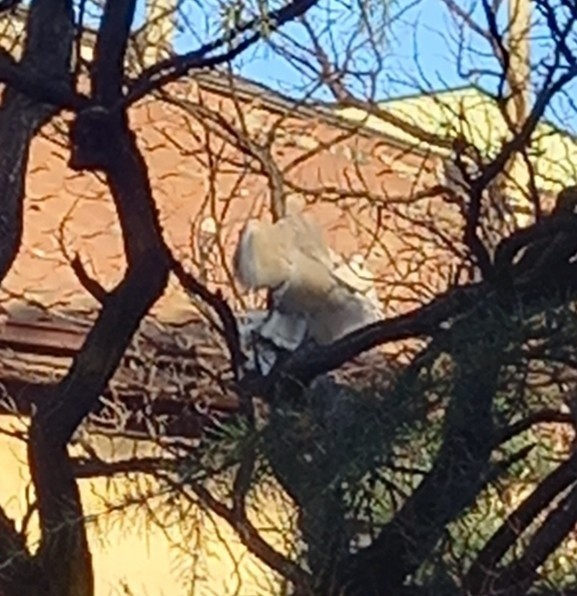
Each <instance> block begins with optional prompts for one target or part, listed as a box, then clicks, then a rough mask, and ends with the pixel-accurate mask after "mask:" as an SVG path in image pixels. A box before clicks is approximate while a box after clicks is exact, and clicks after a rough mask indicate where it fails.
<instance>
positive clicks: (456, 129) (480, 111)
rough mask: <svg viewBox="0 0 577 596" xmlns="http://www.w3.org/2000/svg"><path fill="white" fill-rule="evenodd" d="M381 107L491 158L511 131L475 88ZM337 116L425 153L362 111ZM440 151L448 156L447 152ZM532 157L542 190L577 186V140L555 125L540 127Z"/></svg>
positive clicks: (494, 106) (399, 100) (492, 104)
mask: <svg viewBox="0 0 577 596" xmlns="http://www.w3.org/2000/svg"><path fill="white" fill-rule="evenodd" d="M379 107H380V108H381V109H382V110H385V111H386V112H389V113H391V114H393V115H395V116H398V117H402V118H403V119H405V120H406V121H407V122H409V123H411V124H412V125H414V126H418V127H419V128H421V129H422V130H424V131H426V132H427V133H430V134H437V135H439V136H442V137H449V138H451V137H454V136H455V135H456V134H457V133H460V134H463V135H464V136H465V137H466V138H467V140H468V141H469V142H471V143H473V144H475V146H477V147H478V148H479V149H480V150H481V151H483V152H485V153H486V154H487V155H491V154H494V153H495V152H496V151H497V150H498V148H499V146H500V144H501V143H502V141H503V139H504V138H506V137H507V136H508V132H509V131H508V127H507V125H506V122H505V120H504V118H503V115H502V113H501V110H500V108H499V106H498V104H497V102H496V101H495V99H494V98H492V97H491V96H490V95H489V94H488V93H486V92H484V91H483V90H482V89H480V88H479V87H474V86H470V87H461V88H458V89H450V90H444V91H439V92H436V93H425V94H421V95H412V96H407V97H401V98H397V99H393V100H388V101H384V102H380V103H379ZM336 111H337V113H339V114H340V115H341V116H342V117H344V118H349V119H350V120H353V121H357V122H359V121H362V122H364V125H365V126H366V127H367V128H369V129H372V130H375V131H379V132H381V133H383V134H386V135H388V136H391V137H394V138H396V139H397V141H398V142H401V143H406V144H413V145H416V146H420V147H421V148H425V145H424V143H422V142H420V141H418V140H417V139H416V138H415V137H414V136H412V135H410V134H409V133H407V132H405V131H403V130H401V129H400V128H398V127H396V126H394V125H392V124H389V123H388V122H385V121H384V120H383V119H380V118H378V117H376V116H372V115H368V114H367V113H366V112H365V111H363V110H361V109H359V108H343V109H338V108H336ZM427 148H429V149H432V150H435V148H430V147H427ZM437 151H438V152H439V153H442V152H443V150H442V149H437ZM529 157H530V159H531V162H532V165H533V167H534V170H535V178H536V183H537V187H538V188H539V189H540V190H542V191H545V192H553V193H556V192H558V191H559V190H560V189H561V188H562V187H564V186H567V185H570V184H575V182H576V181H577V141H576V140H575V139H574V138H573V137H572V136H571V135H570V134H568V133H567V132H564V131H562V130H559V129H558V128H557V127H555V126H554V125H553V124H551V123H548V122H541V123H540V124H539V125H538V126H537V128H536V130H535V133H534V135H533V137H532V143H531V146H530V148H529Z"/></svg>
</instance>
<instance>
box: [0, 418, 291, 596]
mask: <svg viewBox="0 0 577 596" xmlns="http://www.w3.org/2000/svg"><path fill="white" fill-rule="evenodd" d="M15 425H16V422H15V421H14V419H12V418H8V417H2V418H0V432H2V431H6V430H12V429H13V428H14V427H15ZM18 428H22V427H21V426H18ZM0 458H1V461H2V474H0V504H1V505H2V506H3V507H5V508H6V511H7V513H8V514H9V515H10V516H11V517H12V518H13V519H15V520H17V523H18V524H20V520H21V519H22V517H23V515H24V513H25V511H26V492H27V486H28V484H29V475H28V472H27V466H26V463H25V458H26V449H25V445H24V443H23V442H21V441H19V440H18V439H15V438H12V437H8V436H6V434H4V432H2V434H0ZM80 487H81V495H82V500H83V504H84V509H85V513H86V514H87V515H90V516H95V518H94V519H91V520H90V523H89V526H88V528H89V541H90V547H91V551H92V555H93V564H94V572H95V580H96V594H97V596H113V595H114V596H116V595H120V594H122V595H124V596H126V595H127V594H133V595H137V596H148V595H150V596H152V595H154V596H164V595H166V596H181V595H182V596H184V595H186V596H193V595H194V596H209V595H210V596H213V595H217V596H229V595H230V596H232V595H238V596H260V595H262V596H271V594H275V593H279V587H278V578H277V579H275V577H274V576H273V574H272V573H271V572H270V571H268V570H267V569H266V567H265V566H264V565H262V564H261V563H260V562H259V561H258V560H256V559H255V558H254V557H253V556H251V555H250V554H249V553H248V552H247V551H246V549H244V547H243V546H242V545H241V544H240V542H239V540H238V539H237V538H236V536H235V535H234V533H233V532H232V531H231V530H230V529H229V527H228V525H227V524H226V523H224V522H222V521H220V520H218V519H215V518H214V517H213V516H212V515H209V514H207V513H205V512H202V511H200V510H199V508H198V507H197V506H191V505H190V504H188V506H187V504H186V503H184V502H182V501H181V502H180V503H179V504H176V505H175V504H172V505H170V506H167V503H166V502H167V497H159V498H157V499H150V500H149V501H147V502H146V500H145V499H143V495H144V494H147V492H148V491H151V490H152V491H154V492H156V491H158V487H157V486H154V485H153V484H152V482H151V480H150V479H149V478H146V477H144V476H142V475H140V476H136V475H135V476H133V477H132V478H130V479H116V480H114V481H106V480H104V479H97V480H82V481H80ZM271 495H272V493H271ZM127 500H133V501H136V502H139V503H140V505H138V506H133V507H129V508H127V509H125V510H118V511H116V512H110V506H111V505H113V506H119V505H121V504H123V503H126V502H127ZM143 501H144V502H143ZM163 503H164V505H163ZM254 515H255V522H256V523H257V524H258V525H259V527H262V528H266V529H265V530H264V531H263V536H266V538H267V540H268V541H269V542H270V543H271V544H272V545H274V546H275V547H277V548H279V549H280V550H284V551H285V552H286V549H287V548H289V547H290V544H284V542H285V538H286V539H287V541H288V543H290V542H291V539H290V536H288V532H286V529H287V528H288V527H289V526H290V515H291V514H290V511H289V508H288V506H287V505H286V502H285V501H284V500H283V499H281V498H280V495H279V493H276V494H275V495H272V496H271V497H270V498H267V499H266V500H265V501H264V502H262V503H261V504H260V506H259V507H258V514H254ZM154 519H157V520H158V521H159V522H161V523H162V525H163V526H164V527H163V528H161V527H160V523H159V524H156V523H155V522H154ZM34 521H35V520H34ZM18 527H20V526H19V525H18ZM283 534H285V536H284V537H283ZM28 536H29V541H30V543H31V544H33V543H34V541H35V540H37V537H38V531H37V527H36V526H35V524H34V523H32V524H31V528H30V531H29V534H28ZM195 558H196V562H195ZM195 571H196V575H197V580H196V581H193V577H194V575H195Z"/></svg>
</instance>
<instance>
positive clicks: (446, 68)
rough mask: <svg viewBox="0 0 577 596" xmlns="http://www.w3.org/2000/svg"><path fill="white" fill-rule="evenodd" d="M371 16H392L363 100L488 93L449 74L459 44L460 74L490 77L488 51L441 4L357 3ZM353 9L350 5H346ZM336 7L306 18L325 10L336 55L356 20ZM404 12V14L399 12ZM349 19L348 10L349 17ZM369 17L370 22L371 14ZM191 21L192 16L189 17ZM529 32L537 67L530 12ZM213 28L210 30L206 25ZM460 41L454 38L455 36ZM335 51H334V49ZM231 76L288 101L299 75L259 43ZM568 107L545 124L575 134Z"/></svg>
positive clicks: (486, 83)
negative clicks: (467, 90)
mask: <svg viewBox="0 0 577 596" xmlns="http://www.w3.org/2000/svg"><path fill="white" fill-rule="evenodd" d="M365 2H366V3H367V4H368V5H369V6H373V7H375V6H376V8H373V9H374V10H376V11H378V10H380V6H381V5H383V4H384V3H386V2H388V3H389V5H390V6H391V8H390V9H389V13H388V14H389V15H390V16H392V17H393V22H392V25H391V26H390V29H389V30H388V32H387V38H386V39H385V40H382V41H381V43H380V47H379V50H380V51H381V53H382V57H383V62H382V65H381V69H380V73H379V76H378V87H377V89H376V91H375V92H374V93H371V96H372V97H373V98H374V99H390V98H394V97H399V96H405V95H410V94H414V93H418V92H420V91H423V90H441V89H450V88H455V87H461V86H463V85H466V84H472V83H476V84H478V85H480V86H481V87H483V88H486V89H488V90H490V91H493V90H495V89H496V82H497V77H496V76H490V75H483V76H461V75H460V74H459V72H458V69H457V67H456V62H457V58H456V53H457V49H458V47H459V41H460V40H461V41H463V40H464V43H465V45H466V46H467V47H468V52H466V53H465V55H464V57H463V66H464V67H465V68H467V69H471V68H475V69H479V70H489V69H491V68H492V69H493V70H495V62H494V59H493V57H492V54H491V52H490V49H489V46H488V44H487V43H486V42H484V41H483V40H482V39H481V38H480V37H479V36H477V35H474V34H472V33H471V32H470V30H467V31H463V29H462V28H461V29H460V28H459V27H458V26H457V25H456V23H455V20H454V18H453V17H452V16H451V14H450V12H449V11H448V9H447V8H446V5H445V3H444V2H443V1H442V0H414V2H412V1H411V0H397V1H395V0H365ZM456 3H457V4H458V5H459V6H461V7H462V8H464V9H469V8H470V9H471V10H472V15H473V17H474V18H475V20H476V21H477V22H478V23H479V24H481V25H482V26H483V27H486V24H485V19H484V14H483V9H482V4H481V2H480V1H479V0H456ZM351 4H352V5H354V2H353V1H352V0H351V2H349V5H351ZM338 5H341V2H339V1H338V0H324V2H323V0H321V2H320V7H319V8H318V9H313V10H315V11H316V13H313V12H311V13H310V16H311V19H312V21H313V22H316V23H317V24H318V27H321V26H322V23H324V22H326V19H327V13H326V12H325V11H326V7H327V6H331V10H335V11H336V14H337V16H336V18H335V19H334V24H333V25H332V27H331V29H332V31H333V36H334V37H335V39H336V41H335V47H336V53H337V54H338V52H339V48H338V45H339V43H340V44H341V46H342V47H344V46H345V44H346V43H348V40H349V39H350V30H351V29H352V28H353V27H355V26H356V25H357V23H358V21H357V20H356V19H357V17H358V14H356V15H355V14H353V15H352V16H351V11H350V10H349V9H348V8H346V9H345V8H342V9H333V8H332V7H333V6H338ZM191 6H194V7H196V8H193V9H192V12H191V14H192V15H193V18H192V22H194V23H195V24H196V25H198V24H199V23H200V22H201V21H202V18H200V14H201V13H200V12H199V11H204V12H203V13H202V14H203V15H204V19H205V22H206V23H207V31H206V34H207V35H210V34H211V32H210V25H209V24H208V23H210V16H209V15H208V19H207V18H206V17H207V11H208V12H210V8H207V7H208V6H210V3H209V2H204V3H203V5H202V8H200V7H198V5H196V4H192V5H191ZM407 6H409V7H410V8H408V9H407V8H406V7H407ZM506 8H507V7H506V0H504V1H503V2H502V7H501V9H500V13H499V15H498V16H499V18H498V22H499V25H500V26H501V27H504V25H505V23H506V17H507V10H506ZM353 12H354V11H353ZM374 14H375V22H376V19H377V18H378V13H377V12H376V13H374ZM195 15H196V17H195ZM534 22H535V26H534V28H533V31H532V37H533V38H534V39H533V40H532V58H533V60H534V61H535V62H538V61H540V60H542V59H544V58H545V57H547V56H548V55H550V53H551V50H552V40H551V39H550V35H549V34H548V30H547V28H544V27H543V23H542V18H541V17H540V15H539V14H538V13H534ZM213 26H214V24H213ZM461 34H463V37H462V39H460V37H459V36H460V35H461ZM283 35H286V36H287V37H290V38H292V39H293V40H296V42H301V43H306V42H307V40H306V38H305V35H304V34H303V29H302V27H300V26H298V25H288V26H286V27H285V28H283V30H282V34H281V35H277V36H276V37H274V38H273V40H277V41H278V40H281V41H282V39H283V38H282V36H283ZM324 40H325V42H327V46H328V41H329V37H328V35H325V36H324ZM183 41H184V44H183V47H184V45H185V44H186V45H188V47H190V45H189V44H190V37H189V36H184V37H183ZM571 44H573V47H575V48H576V51H577V43H576V42H575V40H574V39H572V40H571V41H570V45H571ZM342 47H341V48H340V49H342ZM357 55H358V57H359V62H363V60H364V63H365V64H368V63H370V62H371V55H370V53H369V52H368V51H367V52H364V53H363V51H362V50H361V49H359V50H358V51H357ZM236 66H237V67H238V70H239V71H240V72H241V73H242V74H243V75H244V76H246V77H248V78H250V79H254V80H257V81H259V82H262V83H264V84H266V85H267V86H269V87H272V88H273V89H278V90H280V91H283V92H285V93H287V94H289V95H298V94H299V90H300V89H302V87H303V76H302V75H301V73H299V72H298V71H297V70H296V69H295V68H293V67H292V66H291V65H290V64H289V62H288V61H287V60H286V59H285V58H283V57H281V56H279V55H278V54H277V53H276V52H274V51H273V50H271V49H270V48H267V47H266V44H259V46H258V47H257V48H256V49H252V50H250V51H249V52H247V53H246V54H245V55H243V56H242V58H241V59H239V60H237V63H236ZM540 77H542V73H540V72H539V70H538V69H535V70H534V72H533V83H534V84H535V85H537V86H538V85H539V82H540ZM350 83H351V85H352V87H353V88H354V89H356V90H357V91H358V92H359V94H360V95H365V96H366V95H367V92H366V89H363V82H362V81H361V82H359V81H357V80H351V81H350ZM569 91H576V92H577V86H573V87H572V88H571V89H569ZM316 97H317V98H318V99H329V100H330V99H332V98H331V97H330V95H329V94H328V93H327V92H326V90H323V91H321V92H317V93H316ZM570 103H571V101H570V99H568V98H567V97H565V98H564V97H558V98H557V99H556V100H555V102H554V104H553V105H552V109H550V110H549V111H548V112H547V114H546V116H547V119H548V120H550V121H552V122H554V123H555V124H556V125H558V126H560V127H561V128H564V129H567V130H568V131H570V132H573V133H575V132H577V109H574V107H573V106H572V105H570Z"/></svg>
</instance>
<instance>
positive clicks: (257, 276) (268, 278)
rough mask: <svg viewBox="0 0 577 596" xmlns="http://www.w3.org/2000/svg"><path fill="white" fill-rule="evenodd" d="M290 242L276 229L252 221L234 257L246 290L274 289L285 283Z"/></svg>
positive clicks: (244, 231)
mask: <svg viewBox="0 0 577 596" xmlns="http://www.w3.org/2000/svg"><path fill="white" fill-rule="evenodd" d="M288 244H289V239H288V238H287V237H286V235H282V234H279V233H278V230H276V229H274V226H272V225H270V224H268V223H266V222H260V221H254V220H253V221H249V222H247V224H246V225H245V227H244V228H243V230H242V231H241V233H240V236H239V241H238V244H237V247H236V250H235V253H234V256H233V268H234V272H235V275H236V277H237V278H238V280H239V281H240V282H241V283H242V284H243V285H244V286H245V287H247V288H251V289H260V288H275V287H277V286H279V285H280V284H282V283H284V282H285V281H286V280H287V279H288V277H289V272H290V262H289V256H288V255H289V252H290V250H289V247H288Z"/></svg>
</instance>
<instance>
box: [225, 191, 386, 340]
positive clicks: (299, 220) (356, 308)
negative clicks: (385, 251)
mask: <svg viewBox="0 0 577 596" xmlns="http://www.w3.org/2000/svg"><path fill="white" fill-rule="evenodd" d="M335 257H336V255H335V253H333V252H332V251H331V250H330V249H329V248H328V247H327V244H326V242H325V240H324V238H323V235H322V232H321V230H320V229H319V227H318V226H317V225H316V223H315V222H314V221H313V220H312V219H311V218H310V217H308V216H307V215H305V214H303V212H302V203H299V202H298V201H297V200H295V201H293V200H290V201H289V200H287V202H286V207H285V214H284V216H283V217H281V218H279V219H278V220H277V221H276V222H268V221H262V220H255V219H252V220H249V221H248V222H247V223H246V224H245V226H244V227H243V229H242V231H241V233H240V236H239V241H238V244H237V247H236V250H235V254H234V257H233V270H234V272H235V275H236V277H237V279H238V280H239V281H240V283H241V284H242V285H243V286H245V287H246V288H248V289H252V290H259V289H267V290H269V291H270V292H271V294H272V308H271V310H270V312H269V315H268V317H267V318H266V319H265V321H264V323H263V324H262V326H261V328H260V330H259V332H260V334H261V336H263V337H266V338H267V339H269V340H270V341H272V342H273V343H276V344H277V345H279V344H280V346H279V347H283V348H285V349H291V350H294V349H295V348H296V347H298V345H300V343H301V342H302V341H303V340H304V339H305V338H307V337H310V338H311V339H312V340H313V341H315V342H316V343H317V344H319V345H326V344H329V343H332V342H334V341H336V340H337V339H340V338H341V337H343V336H344V335H346V334H347V333H349V332H351V331H354V330H355V329H358V328H359V327H363V326H365V325H367V324H369V323H372V322H374V321H376V320H378V319H379V318H381V316H382V310H381V308H380V307H379V306H378V305H376V304H375V301H374V300H372V299H371V298H368V297H367V296H365V294H364V293H363V292H364V290H361V289H360V288H361V285H362V284H361V283H360V280H357V282H356V283H355V282H354V281H353V280H352V279H351V276H350V274H349V275H348V277H347V275H346V272H345V270H344V268H343V267H344V265H343V264H342V263H341V265H340V266H339V264H338V260H339V259H337V258H335ZM359 261H360V259H359V258H357V259H356V260H355V261H354V262H355V264H356V266H357V268H358V266H359V265H360V262H359ZM355 285H356V286H357V287H355ZM364 289H365V290H366V288H364Z"/></svg>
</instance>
